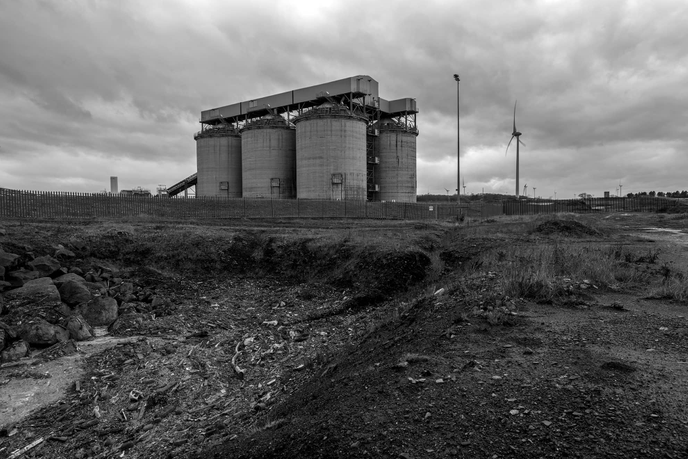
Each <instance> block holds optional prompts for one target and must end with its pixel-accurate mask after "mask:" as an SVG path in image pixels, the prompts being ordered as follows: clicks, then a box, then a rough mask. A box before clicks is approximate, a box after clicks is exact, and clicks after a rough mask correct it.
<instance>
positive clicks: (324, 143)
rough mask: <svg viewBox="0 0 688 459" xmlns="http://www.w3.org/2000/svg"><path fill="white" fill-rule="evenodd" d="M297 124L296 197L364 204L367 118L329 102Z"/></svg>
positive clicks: (365, 195)
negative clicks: (354, 201)
mask: <svg viewBox="0 0 688 459" xmlns="http://www.w3.org/2000/svg"><path fill="white" fill-rule="evenodd" d="M294 124H295V125H296V187H297V188H296V195H297V197H298V198H300V199H334V200H361V201H364V200H365V199H366V197H367V189H366V178H367V177H366V127H367V119H366V118H365V117H363V116H359V115H356V114H353V113H352V112H351V111H350V110H349V109H348V108H347V107H345V106H343V105H340V104H336V103H332V102H326V103H324V104H322V105H320V106H318V107H316V108H313V109H312V110H310V111H308V112H306V113H304V114H303V115H300V116H298V117H296V118H295V119H294Z"/></svg>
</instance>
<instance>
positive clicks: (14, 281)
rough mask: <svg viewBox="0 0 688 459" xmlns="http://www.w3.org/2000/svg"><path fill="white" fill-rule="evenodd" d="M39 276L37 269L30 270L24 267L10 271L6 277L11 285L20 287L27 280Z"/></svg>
mask: <svg viewBox="0 0 688 459" xmlns="http://www.w3.org/2000/svg"><path fill="white" fill-rule="evenodd" d="M39 277H41V275H40V273H39V272H38V271H30V270H28V269H25V268H21V269H18V270H16V271H10V272H9V273H8V274H7V276H6V279H7V281H8V282H9V283H10V284H11V285H12V287H15V288H17V287H21V286H23V285H24V284H26V283H27V282H29V281H32V280H35V279H38V278H39Z"/></svg>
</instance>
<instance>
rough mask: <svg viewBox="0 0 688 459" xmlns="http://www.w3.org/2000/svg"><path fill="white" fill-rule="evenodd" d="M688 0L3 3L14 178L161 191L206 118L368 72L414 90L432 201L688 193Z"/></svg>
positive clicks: (182, 165) (4, 91) (401, 92)
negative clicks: (460, 193) (461, 196)
mask: <svg viewBox="0 0 688 459" xmlns="http://www.w3.org/2000/svg"><path fill="white" fill-rule="evenodd" d="M687 24H688V2H686V1H684V0H674V1H660V0H653V1H646V0H639V1H615V0H604V1H599V0H590V1H572V0H566V1H555V0H550V1H546V0H543V1H486V0H481V1H432V0H424V1H417V0H415V1H405V2H401V1H389V2H387V1H377V0H376V1H372V0H366V1H358V0H343V1H324V0H320V1H314V2H305V1H298V0H289V1H278V0H272V1H256V0H251V1H246V0H244V1H240V2H239V1H208V2H202V1H181V0H180V1H171V0H166V1H140V0H137V1H124V0H112V1H96V0H93V1H85V0H84V1H67V0H54V1H31V0H5V1H2V2H0V42H1V43H2V46H0V117H1V118H0V119H1V121H2V122H1V123H0V187H7V188H16V189H33V190H53V191H84V192H96V191H100V190H105V189H109V177H110V176H118V177H119V186H120V189H129V188H134V187H137V186H141V187H143V188H147V189H150V190H151V191H154V190H155V188H156V187H157V186H158V185H159V184H164V185H167V186H170V185H172V184H173V183H175V182H177V181H179V180H181V179H183V178H185V177H187V176H189V175H190V174H192V173H194V172H195V171H196V145H195V141H194V140H193V135H194V133H195V132H196V131H198V130H200V125H199V123H198V120H199V118H200V112H201V111H202V110H206V109H209V108H213V107H216V106H221V105H227V104H231V103H235V102H239V101H243V100H248V99H252V98H257V97H262V96H266V95H271V94H274V93H278V92H283V91H287V90H291V89H297V88H301V87H305V86H311V85H315V84H319V83H323V82H327V81H332V80H337V79H340V78H346V77H350V76H354V75H358V74H366V75H370V76H372V77H373V78H374V79H376V80H377V81H378V82H379V84H380V96H381V97H383V98H385V99H396V98H401V97H413V98H416V100H417V104H418V108H419V111H420V113H419V114H418V128H419V130H420V136H419V137H418V151H417V154H418V194H425V193H428V192H430V193H442V194H444V193H445V188H449V189H451V190H452V191H453V190H454V189H455V188H456V144H457V126H456V124H457V123H456V116H457V104H456V102H457V101H456V91H457V87H456V86H457V85H456V82H455V81H454V79H453V76H452V75H453V74H454V73H458V74H460V76H461V104H460V116H461V172H462V173H461V175H462V176H463V178H464V180H465V185H466V192H467V193H469V194H470V193H480V192H481V191H483V189H484V191H485V192H497V193H511V194H513V193H514V192H515V167H516V166H515V153H516V151H515V148H513V147H514V145H513V144H512V147H511V148H510V149H509V152H508V155H505V148H506V145H507V143H508V142H509V139H510V136H511V131H512V122H513V120H512V116H513V105H514V101H515V100H516V99H518V111H517V114H516V116H517V118H516V123H517V128H518V130H519V131H521V132H522V133H523V135H522V137H521V139H522V141H523V142H524V143H525V144H526V146H525V147H522V148H521V155H520V156H521V158H520V159H521V162H520V163H521V169H520V170H521V172H520V176H521V189H522V188H523V185H524V184H527V185H528V194H529V195H532V193H533V189H534V188H535V189H536V193H537V195H540V196H543V197H549V196H554V194H555V192H556V193H557V197H558V198H564V197H573V195H574V194H577V193H581V192H587V193H591V194H593V195H595V196H599V195H602V193H603V192H604V191H610V192H611V193H612V194H614V193H616V189H617V188H618V185H619V183H621V184H622V185H623V192H624V194H625V193H626V192H634V191H650V190H657V191H675V190H683V189H688V26H687Z"/></svg>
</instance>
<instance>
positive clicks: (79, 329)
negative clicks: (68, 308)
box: [66, 314, 95, 341]
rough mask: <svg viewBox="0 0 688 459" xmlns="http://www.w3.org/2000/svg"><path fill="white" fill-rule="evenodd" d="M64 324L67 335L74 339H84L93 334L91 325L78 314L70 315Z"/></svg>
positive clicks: (90, 337)
mask: <svg viewBox="0 0 688 459" xmlns="http://www.w3.org/2000/svg"><path fill="white" fill-rule="evenodd" d="M66 326H67V327H66V328H67V331H68V332H69V336H70V337H71V338H72V339H73V340H75V341H86V340H89V339H92V338H93V337H94V336H95V335H94V332H93V327H91V325H89V323H88V322H86V320H85V319H84V318H83V317H82V316H81V315H80V314H76V315H73V316H71V317H70V318H69V319H68V320H67V324H66Z"/></svg>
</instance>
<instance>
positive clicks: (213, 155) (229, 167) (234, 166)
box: [196, 130, 241, 198]
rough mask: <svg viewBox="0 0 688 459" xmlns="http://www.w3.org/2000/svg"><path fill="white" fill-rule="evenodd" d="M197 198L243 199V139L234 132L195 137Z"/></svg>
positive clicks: (212, 133) (219, 132) (218, 131)
mask: <svg viewBox="0 0 688 459" xmlns="http://www.w3.org/2000/svg"><path fill="white" fill-rule="evenodd" d="M196 165H197V174H198V175H197V177H198V179H197V180H198V182H197V185H196V196H199V197H205V196H208V197H227V198H240V197H241V136H240V135H239V133H238V132H236V131H234V130H222V131H221V130H217V132H208V131H206V132H204V133H200V134H198V135H197V136H196Z"/></svg>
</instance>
